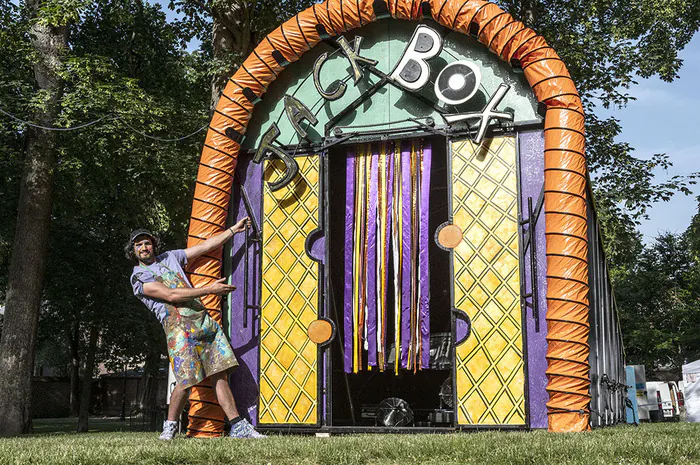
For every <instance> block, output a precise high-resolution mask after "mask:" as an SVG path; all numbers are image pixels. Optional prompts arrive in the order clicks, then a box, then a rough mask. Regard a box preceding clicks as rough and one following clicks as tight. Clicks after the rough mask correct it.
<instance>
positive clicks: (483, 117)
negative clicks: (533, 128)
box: [443, 84, 513, 144]
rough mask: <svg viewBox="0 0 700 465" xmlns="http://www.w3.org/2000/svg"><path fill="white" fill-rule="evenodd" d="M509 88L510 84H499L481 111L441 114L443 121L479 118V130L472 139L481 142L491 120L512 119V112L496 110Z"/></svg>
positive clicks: (453, 121)
mask: <svg viewBox="0 0 700 465" xmlns="http://www.w3.org/2000/svg"><path fill="white" fill-rule="evenodd" d="M509 90H510V86H509V85H508V84H501V85H500V86H499V87H498V89H496V93H495V94H493V97H491V100H489V103H487V104H486V107H485V108H484V110H483V111H470V112H468V113H455V114H453V115H443V118H444V119H445V122H446V123H447V124H453V123H457V122H460V121H467V120H470V119H476V120H479V132H478V134H477V136H476V138H475V139H474V142H476V143H477V144H481V142H482V141H483V140H484V136H485V135H486V129H487V128H488V127H489V124H491V120H493V119H495V120H496V121H499V120H506V121H513V114H512V113H509V112H505V111H496V107H497V106H498V105H499V104H500V103H501V100H503V97H505V95H506V93H508V91H509Z"/></svg>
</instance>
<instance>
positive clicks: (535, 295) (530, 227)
mask: <svg viewBox="0 0 700 465" xmlns="http://www.w3.org/2000/svg"><path fill="white" fill-rule="evenodd" d="M543 204H544V187H543V188H542V190H541V191H540V196H539V198H538V200H537V204H536V205H535V206H534V207H533V205H532V197H528V198H527V214H528V216H527V219H521V220H520V221H519V222H518V223H519V227H520V229H521V231H522V235H523V258H524V255H525V254H526V253H527V249H528V248H529V249H530V292H528V293H525V292H524V283H523V288H522V289H521V291H520V292H521V295H522V298H523V300H524V301H525V305H526V306H527V299H531V300H532V304H531V307H532V318H533V319H534V320H535V332H536V333H539V332H540V305H539V292H538V291H539V289H538V283H537V238H536V237H535V233H536V229H535V228H536V227H537V220H538V218H539V216H540V212H541V211H542V206H543ZM525 225H527V231H525V230H524V228H523V226H525Z"/></svg>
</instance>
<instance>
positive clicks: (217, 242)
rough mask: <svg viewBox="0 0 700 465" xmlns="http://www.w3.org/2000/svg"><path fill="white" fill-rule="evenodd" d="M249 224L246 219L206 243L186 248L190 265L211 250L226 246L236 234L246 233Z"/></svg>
mask: <svg viewBox="0 0 700 465" xmlns="http://www.w3.org/2000/svg"><path fill="white" fill-rule="evenodd" d="M249 222H250V220H249V219H248V217H245V218H243V219H242V220H240V221H239V222H238V223H236V224H234V225H233V226H231V227H230V228H228V229H226V230H224V231H223V232H220V233H219V234H217V235H216V236H212V237H210V238H209V239H207V240H206V241H204V242H200V243H199V244H197V245H195V246H192V247H188V248H186V249H185V255H186V256H187V262H188V263H189V262H191V261H192V260H194V259H195V258H197V257H199V256H200V255H202V254H205V253H207V252H209V251H210V250H214V249H216V248H218V247H221V246H222V245H223V244H224V242H226V241H228V240H229V239H231V238H232V237H233V235H234V234H236V233H237V232H241V231H244V230H245V228H246V226H247V225H248V224H249Z"/></svg>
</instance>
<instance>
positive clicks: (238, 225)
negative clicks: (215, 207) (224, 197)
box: [229, 216, 250, 234]
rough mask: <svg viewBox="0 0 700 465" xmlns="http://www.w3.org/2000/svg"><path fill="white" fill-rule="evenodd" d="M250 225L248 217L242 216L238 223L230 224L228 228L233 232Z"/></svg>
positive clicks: (242, 229) (243, 229)
mask: <svg viewBox="0 0 700 465" xmlns="http://www.w3.org/2000/svg"><path fill="white" fill-rule="evenodd" d="M249 226H250V218H248V217H247V216H246V217H245V218H243V219H242V220H240V221H238V223H236V224H234V225H233V226H231V227H230V228H229V229H230V230H231V232H232V233H233V234H236V233H239V232H242V231H245V228H247V227H249Z"/></svg>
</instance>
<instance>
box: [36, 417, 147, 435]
mask: <svg viewBox="0 0 700 465" xmlns="http://www.w3.org/2000/svg"><path fill="white" fill-rule="evenodd" d="M77 428H78V418H76V417H69V418H35V419H34V420H32V434H55V433H75V432H76V430H77ZM147 430H148V429H147V428H146V426H145V425H144V424H143V423H142V422H141V421H139V420H138V419H136V420H134V419H129V418H127V419H126V420H124V421H120V420H119V417H90V419H89V420H88V433H102V432H118V431H131V432H133V431H139V432H140V431H147Z"/></svg>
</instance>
